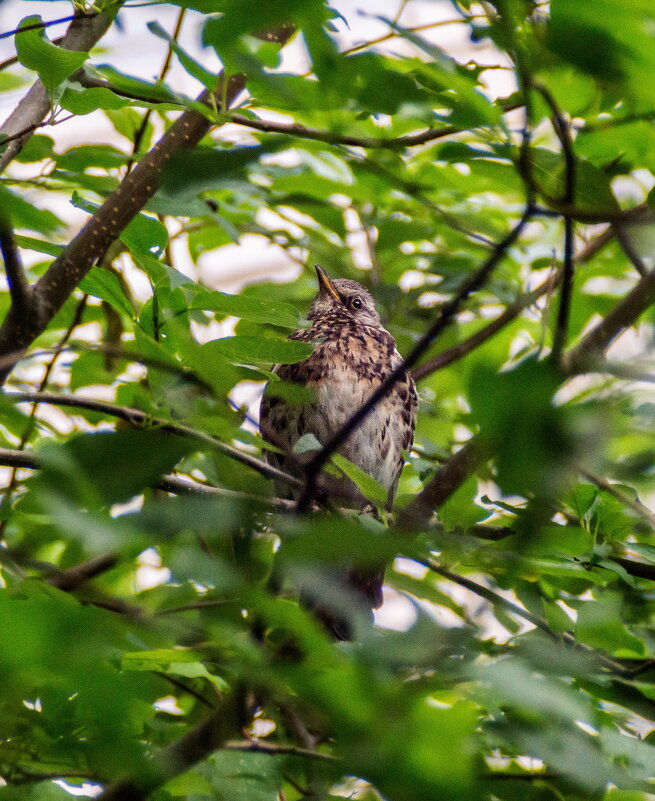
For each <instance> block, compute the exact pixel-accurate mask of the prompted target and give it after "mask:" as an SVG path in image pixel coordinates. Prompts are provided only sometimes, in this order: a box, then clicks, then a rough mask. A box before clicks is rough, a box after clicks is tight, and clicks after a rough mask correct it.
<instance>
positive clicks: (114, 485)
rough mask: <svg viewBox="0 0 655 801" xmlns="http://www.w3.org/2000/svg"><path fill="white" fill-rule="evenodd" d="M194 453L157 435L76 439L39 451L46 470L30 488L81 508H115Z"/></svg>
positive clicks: (97, 435) (173, 438) (176, 439)
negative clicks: (183, 458)
mask: <svg viewBox="0 0 655 801" xmlns="http://www.w3.org/2000/svg"><path fill="white" fill-rule="evenodd" d="M195 447H197V445H195V444H194V443H192V442H189V441H188V440H183V439H181V438H180V437H176V436H174V435H172V434H165V433H163V432H160V431H156V430H151V431H129V430H128V431H117V432H111V433H109V432H105V433H95V434H80V435H78V436H77V437H75V438H73V439H71V440H69V441H68V442H67V443H65V444H62V445H48V446H45V447H44V448H43V449H42V452H41V459H42V460H43V463H44V468H43V470H42V471H41V473H40V474H39V476H38V477H37V478H36V479H34V482H35V484H36V487H38V488H39V490H43V491H45V492H49V493H54V494H59V493H63V494H66V495H68V496H69V497H70V498H71V499H74V500H76V501H77V502H78V503H80V504H82V505H86V504H101V505H107V504H112V503H117V502H120V501H126V500H128V499H129V498H131V497H133V496H134V495H135V494H136V493H138V492H139V491H140V490H142V489H144V487H148V486H151V485H152V483H153V482H156V481H157V480H158V479H159V478H160V477H161V476H162V475H163V474H164V473H166V472H168V471H169V470H171V469H172V468H173V467H174V466H175V465H176V464H177V462H179V460H180V459H181V458H182V456H184V455H186V454H187V453H190V452H191V451H192V450H193V449H194V448H195ZM126 464H129V465H130V469H129V470H125V469H124V468H125V465H126Z"/></svg>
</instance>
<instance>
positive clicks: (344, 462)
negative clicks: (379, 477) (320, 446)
mask: <svg viewBox="0 0 655 801" xmlns="http://www.w3.org/2000/svg"><path fill="white" fill-rule="evenodd" d="M332 461H333V462H334V463H335V464H336V466H337V467H338V468H339V470H341V471H343V472H344V473H345V474H346V475H347V476H348V478H349V479H350V480H351V481H352V482H353V484H355V486H356V487H357V489H358V490H359V491H360V492H361V493H362V495H363V496H364V497H365V498H368V500H369V501H373V503H375V505H376V506H379V507H381V508H384V507H385V506H386V504H387V501H388V499H389V492H388V490H386V489H385V488H384V487H383V486H382V485H381V484H380V483H379V482H378V481H376V480H375V479H374V478H373V476H369V474H368V473H365V472H364V471H363V470H362V469H361V468H360V467H357V465H356V464H353V463H352V462H350V461H348V459H346V457H345V456H342V455H341V454H340V453H334V454H332Z"/></svg>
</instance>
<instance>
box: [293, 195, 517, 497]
mask: <svg viewBox="0 0 655 801" xmlns="http://www.w3.org/2000/svg"><path fill="white" fill-rule="evenodd" d="M531 216H532V205H531V204H528V205H527V206H526V208H525V210H524V212H523V216H522V217H521V219H520V220H519V222H518V223H517V224H516V225H515V226H514V228H512V230H511V231H510V232H509V233H508V234H507V236H505V238H504V239H503V240H502V241H501V242H499V243H498V244H497V245H496V246H495V248H494V249H493V251H492V252H491V254H490V255H489V257H488V258H487V260H486V261H485V262H484V263H483V264H482V266H481V267H480V268H479V269H478V270H476V272H475V273H473V274H472V275H471V276H469V278H468V279H467V280H466V281H465V282H464V284H463V285H462V287H461V288H460V289H459V291H458V292H457V293H456V294H455V295H454V297H453V298H451V300H449V301H448V302H446V303H444V305H443V306H442V307H441V309H440V311H439V314H438V316H437V319H436V320H435V322H434V323H433V324H432V325H431V326H430V328H429V329H428V330H427V331H426V333H425V334H423V336H422V337H421V338H420V339H419V341H418V342H417V343H416V345H414V347H413V348H412V350H411V351H410V352H409V354H408V355H407V356H406V358H405V359H404V360H403V361H402V362H401V364H399V365H398V367H397V368H396V369H395V370H393V371H392V372H391V374H390V375H389V376H388V377H387V378H386V379H385V380H384V381H383V382H382V384H380V386H379V387H378V388H377V389H376V390H375V392H373V394H372V395H371V396H370V397H369V399H368V400H367V401H366V403H364V404H363V405H362V406H360V408H359V409H358V410H357V411H356V412H355V413H354V414H353V415H351V417H350V418H349V419H348V420H347V421H346V423H345V424H344V425H343V426H342V427H341V428H340V429H339V430H338V431H337V432H336V434H335V435H334V436H333V437H332V438H331V439H330V440H329V441H328V442H327V443H326V444H325V445H324V446H323V448H321V450H320V451H318V453H317V454H316V456H314V458H313V459H312V460H311V462H310V463H309V464H308V466H307V470H306V479H305V486H304V489H303V491H302V494H301V496H300V498H299V500H298V511H305V510H306V509H307V508H308V507H309V505H310V503H311V502H312V500H313V498H314V494H315V492H316V482H317V479H318V475H319V473H320V471H321V469H322V467H323V465H325V463H326V462H327V461H328V459H329V458H330V456H331V455H332V454H333V453H334V452H335V451H336V450H337V449H338V448H339V447H340V446H341V445H342V444H343V443H344V442H345V441H346V439H347V438H348V437H349V436H350V434H351V433H352V432H353V431H354V430H355V428H356V427H357V426H358V425H359V424H360V423H361V422H362V420H364V418H365V417H366V416H367V415H368V414H369V413H370V412H371V411H372V410H373V409H374V408H375V406H376V405H377V404H378V403H379V402H380V401H381V400H382V398H384V397H385V395H386V394H387V393H388V392H389V391H390V390H391V388H392V387H393V385H394V384H395V383H396V382H397V381H398V380H399V379H400V378H401V377H402V376H403V375H404V374H405V372H406V371H407V370H410V369H411V368H412V367H413V366H414V365H415V364H416V362H417V361H418V360H419V359H420V358H421V356H422V355H423V354H424V353H425V351H426V350H427V349H428V348H429V347H430V345H431V344H432V342H434V340H435V339H436V338H437V337H438V336H439V334H440V333H441V332H442V331H443V330H444V329H445V328H446V327H447V326H448V324H449V323H450V321H451V320H452V318H453V316H454V315H455V313H456V312H457V311H458V310H459V307H460V305H461V304H462V303H463V301H464V300H466V298H468V296H469V295H470V294H471V293H472V292H474V291H475V290H477V289H478V288H479V287H481V286H482V285H483V284H484V282H485V281H486V280H487V278H488V277H489V275H490V274H491V272H492V271H493V269H494V267H495V266H496V265H497V264H498V262H499V261H500V260H501V259H502V257H503V256H504V254H505V252H506V250H507V249H508V248H509V247H511V246H512V245H513V244H514V242H515V241H516V240H517V239H518V237H519V235H520V233H521V231H522V230H523V227H524V226H525V224H526V223H527V222H528V220H529V219H530V217H531Z"/></svg>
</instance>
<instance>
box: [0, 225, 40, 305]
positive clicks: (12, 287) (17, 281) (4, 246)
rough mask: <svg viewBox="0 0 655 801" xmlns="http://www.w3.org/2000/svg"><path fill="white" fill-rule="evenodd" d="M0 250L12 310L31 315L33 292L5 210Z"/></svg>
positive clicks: (0, 235)
mask: <svg viewBox="0 0 655 801" xmlns="http://www.w3.org/2000/svg"><path fill="white" fill-rule="evenodd" d="M0 250H1V251H2V258H3V260H4V263H5V273H6V275H7V283H8V284H9V295H10V297H11V305H12V308H15V309H16V312H17V313H19V314H21V315H26V314H29V313H30V312H31V307H32V290H31V288H30V285H29V283H28V281H27V276H26V275H25V270H24V268H23V262H22V260H21V257H20V252H19V250H18V246H17V245H16V239H15V237H14V232H13V229H12V227H11V223H10V221H9V217H8V215H7V213H6V211H5V210H4V209H2V210H0Z"/></svg>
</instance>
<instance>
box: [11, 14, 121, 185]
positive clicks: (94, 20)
mask: <svg viewBox="0 0 655 801" xmlns="http://www.w3.org/2000/svg"><path fill="white" fill-rule="evenodd" d="M122 5H123V0H116V2H112V3H108V4H105V7H104V8H103V10H102V11H101V12H98V13H94V14H92V15H88V14H85V13H80V14H76V15H75V16H74V17H73V19H72V20H71V23H70V25H69V26H68V30H67V31H66V33H65V34H64V36H63V37H62V39H61V41H60V42H59V44H60V46H61V47H62V48H64V49H66V50H73V51H77V52H87V51H88V50H89V49H90V48H91V47H93V45H94V44H95V43H96V42H97V41H98V40H99V39H100V38H101V37H102V36H103V34H104V33H106V31H107V30H108V29H109V27H110V26H111V24H112V22H113V20H114V18H115V16H116V14H117V13H118V11H119V9H120V8H121V6H122ZM51 107H52V104H51V98H50V95H49V94H48V91H47V89H46V88H45V86H44V85H43V83H41V81H40V80H37V81H35V82H34V84H33V85H32V87H31V88H30V89H29V91H28V92H27V94H26V95H25V97H23V99H22V100H21V101H20V103H19V104H18V105H17V106H16V108H15V109H14V110H13V111H12V113H11V114H10V115H9V117H8V118H7V119H6V120H5V121H4V122H3V123H2V125H1V126H0V135H2V134H5V135H6V136H7V137H8V139H9V140H11V144H9V146H8V147H5V148H4V149H3V152H2V153H1V154H0V172H2V171H3V170H4V169H5V168H6V167H7V165H8V164H9V163H10V162H11V160H12V159H13V158H15V157H16V156H17V155H18V153H20V151H21V149H22V147H23V145H24V144H25V142H26V141H27V139H28V138H29V134H30V133H32V131H34V130H36V128H38V127H39V126H40V124H41V123H42V121H43V120H44V119H45V117H46V115H47V114H48V113H49V112H50V110H51ZM17 132H23V133H22V134H21V136H19V137H18V138H15V134H16V133H17ZM7 141H8V140H7V139H5V140H4V142H5V143H6V142H7Z"/></svg>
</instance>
